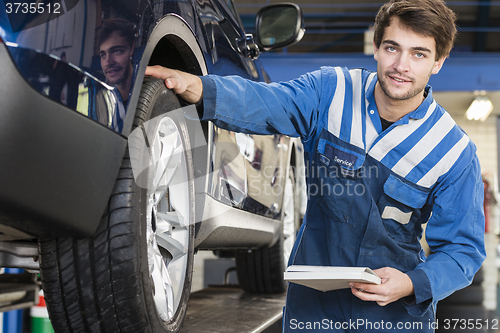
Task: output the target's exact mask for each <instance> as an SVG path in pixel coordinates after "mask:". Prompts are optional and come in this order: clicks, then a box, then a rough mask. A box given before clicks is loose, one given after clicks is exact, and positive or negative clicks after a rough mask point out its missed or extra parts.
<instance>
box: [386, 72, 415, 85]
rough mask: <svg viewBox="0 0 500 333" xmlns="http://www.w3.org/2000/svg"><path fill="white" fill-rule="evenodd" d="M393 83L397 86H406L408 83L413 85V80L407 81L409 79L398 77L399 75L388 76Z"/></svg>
mask: <svg viewBox="0 0 500 333" xmlns="http://www.w3.org/2000/svg"><path fill="white" fill-rule="evenodd" d="M387 76H388V77H389V78H390V79H391V80H392V81H393V82H395V83H396V84H406V83H411V82H412V80H410V79H407V78H404V77H401V76H398V75H391V74H388V75H387Z"/></svg>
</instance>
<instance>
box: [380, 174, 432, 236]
mask: <svg viewBox="0 0 500 333" xmlns="http://www.w3.org/2000/svg"><path fill="white" fill-rule="evenodd" d="M428 195H429V190H426V189H419V188H417V187H414V186H412V185H410V184H407V183H405V182H403V181H402V180H400V179H399V178H397V177H396V176H393V175H390V176H389V178H388V179H387V181H386V182H385V183H384V192H383V194H382V196H381V198H380V200H379V202H378V209H379V211H380V214H381V217H382V221H383V223H384V226H385V229H386V231H387V233H388V234H389V236H390V237H391V238H393V239H394V240H396V241H398V242H404V243H409V242H411V241H414V240H415V239H416V238H417V236H419V235H420V232H421V223H420V221H421V211H420V209H421V208H422V207H423V206H424V205H425V203H426V201H427V197H428Z"/></svg>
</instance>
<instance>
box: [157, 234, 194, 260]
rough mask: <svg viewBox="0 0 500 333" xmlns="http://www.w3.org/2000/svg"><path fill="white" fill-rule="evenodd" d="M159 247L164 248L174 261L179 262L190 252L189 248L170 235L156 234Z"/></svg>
mask: <svg viewBox="0 0 500 333" xmlns="http://www.w3.org/2000/svg"><path fill="white" fill-rule="evenodd" d="M156 241H157V243H158V246H160V247H162V248H164V249H165V250H167V251H168V252H169V253H170V254H171V255H172V260H177V259H179V258H180V257H182V256H183V255H185V254H186V253H187V252H188V248H187V247H186V246H185V245H183V244H182V243H181V242H179V241H178V240H176V239H174V238H173V237H171V236H170V235H169V234H168V233H161V234H160V233H158V232H157V233H156Z"/></svg>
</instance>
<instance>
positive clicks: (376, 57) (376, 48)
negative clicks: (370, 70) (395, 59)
mask: <svg viewBox="0 0 500 333" xmlns="http://www.w3.org/2000/svg"><path fill="white" fill-rule="evenodd" d="M373 58H374V59H375V61H378V47H377V45H375V41H373Z"/></svg>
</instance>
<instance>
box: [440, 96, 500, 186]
mask: <svg viewBox="0 0 500 333" xmlns="http://www.w3.org/2000/svg"><path fill="white" fill-rule="evenodd" d="M487 95H488V97H489V98H490V99H491V101H492V102H493V105H494V110H493V112H492V114H491V115H490V116H489V117H488V118H487V119H486V120H485V121H484V122H481V121H473V120H467V118H465V111H466V110H467V107H468V106H469V105H470V103H471V102H472V100H474V93H473V92H436V93H434V94H433V96H434V99H435V100H436V101H437V102H438V103H439V104H441V105H442V106H443V107H444V108H445V109H446V110H447V111H448V112H449V113H450V115H451V116H452V117H453V119H454V120H455V122H456V123H457V124H458V125H459V126H460V127H461V128H462V129H463V130H464V131H465V132H466V133H467V134H468V135H469V137H470V138H471V140H472V141H473V142H474V143H475V144H476V147H477V155H478V157H479V162H480V163H481V171H482V173H483V175H484V176H485V177H486V178H487V179H488V181H490V183H491V184H494V183H495V181H496V180H497V176H498V159H497V155H498V152H497V129H496V118H497V116H498V113H499V112H500V99H499V97H500V92H498V91H495V92H492V91H491V92H488V93H487Z"/></svg>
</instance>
